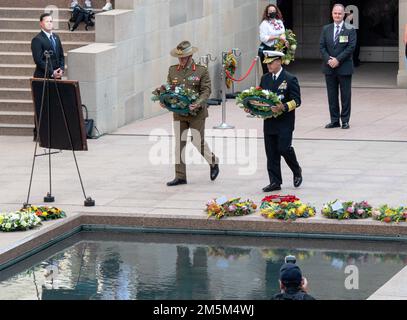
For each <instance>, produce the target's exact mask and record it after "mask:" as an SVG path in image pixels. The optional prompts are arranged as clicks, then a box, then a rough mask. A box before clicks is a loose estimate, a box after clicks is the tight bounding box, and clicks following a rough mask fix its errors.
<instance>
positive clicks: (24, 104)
mask: <svg viewBox="0 0 407 320" xmlns="http://www.w3.org/2000/svg"><path fill="white" fill-rule="evenodd" d="M33 110H34V106H33V102H32V100H15V99H0V111H25V112H30V111H31V112H33Z"/></svg>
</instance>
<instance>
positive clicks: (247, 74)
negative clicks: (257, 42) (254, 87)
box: [225, 57, 257, 82]
mask: <svg viewBox="0 0 407 320" xmlns="http://www.w3.org/2000/svg"><path fill="white" fill-rule="evenodd" d="M256 63H257V57H256V58H254V60H253V62H252V65H251V66H250V68H249V70H248V71H247V73H246V74H245V75H244V76H243V77H241V78H240V79H235V78H233V77H232V76H231V74H230V73H229V71H228V70H225V71H226V76H227V77H228V78H229V79H230V80H233V81H236V82H240V81H243V80H244V79H246V78H247V77H248V76H249V74H250V72H252V70H253V68H254V66H255V65H256Z"/></svg>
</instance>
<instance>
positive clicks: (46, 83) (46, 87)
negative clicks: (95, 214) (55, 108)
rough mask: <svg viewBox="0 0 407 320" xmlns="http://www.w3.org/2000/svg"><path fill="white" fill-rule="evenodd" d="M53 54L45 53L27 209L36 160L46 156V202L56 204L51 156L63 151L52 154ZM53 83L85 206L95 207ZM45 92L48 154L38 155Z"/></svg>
mask: <svg viewBox="0 0 407 320" xmlns="http://www.w3.org/2000/svg"><path fill="white" fill-rule="evenodd" d="M52 54H53V52H52V51H44V56H45V75H44V79H43V83H44V85H43V89H42V96H41V108H40V115H39V117H35V124H36V127H37V132H36V139H35V149H34V156H33V163H32V167H31V177H30V184H29V187H28V194H27V201H26V202H25V203H24V204H23V206H24V207H25V208H26V207H28V206H30V204H29V200H30V193H31V185H32V180H33V174H34V166H35V159H36V158H37V157H41V156H46V155H48V157H49V158H48V168H49V192H48V193H47V195H46V196H45V197H44V202H45V203H51V202H55V197H54V196H53V195H52V178H51V176H52V174H51V155H52V154H57V153H60V152H61V151H59V152H51V108H50V94H49V83H50V82H51V79H50V78H49V75H48V70H54V69H53V66H52V62H51V59H50V57H51V55H52ZM49 66H50V68H48V67H49ZM52 82H53V83H54V84H55V90H56V93H57V96H58V102H59V105H60V108H61V112H62V116H63V119H64V124H65V129H66V133H67V136H68V139H69V143H70V146H71V150H72V154H73V157H74V160H75V165H76V169H77V171H78V176H79V181H80V183H81V187H82V192H83V195H84V197H85V202H84V205H85V207H93V206H95V200H93V199H92V198H91V197H87V196H86V193H85V188H84V187H83V182H82V177H81V173H80V171H79V166H78V162H77V160H76V154H75V150H74V147H73V143H72V136H71V132H70V130H69V127H68V122H67V120H66V114H65V109H64V106H63V104H62V99H61V95H60V93H59V89H58V84H57V80H56V79H55V78H54V81H52ZM45 92H47V98H48V104H47V107H48V153H43V154H37V149H38V143H39V141H40V132H41V131H40V129H41V123H42V115H43V110H44V100H45ZM38 118H39V120H38Z"/></svg>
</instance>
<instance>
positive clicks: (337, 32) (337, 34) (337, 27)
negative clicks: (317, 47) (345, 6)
mask: <svg viewBox="0 0 407 320" xmlns="http://www.w3.org/2000/svg"><path fill="white" fill-rule="evenodd" d="M339 27H340V25H339V24H338V25H336V32H335V41H334V42H335V45H336V44H337V43H338V39H339V32H340V28H339Z"/></svg>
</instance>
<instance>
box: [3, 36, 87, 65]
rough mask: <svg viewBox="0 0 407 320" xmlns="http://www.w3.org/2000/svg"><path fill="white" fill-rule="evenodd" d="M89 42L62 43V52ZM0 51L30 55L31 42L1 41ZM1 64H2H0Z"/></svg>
mask: <svg viewBox="0 0 407 320" xmlns="http://www.w3.org/2000/svg"><path fill="white" fill-rule="evenodd" d="M90 43H91V42H80V41H79V42H78V41H65V42H63V43H62V46H63V48H64V52H68V51H69V50H73V49H76V48H80V47H83V46H86V45H88V44H90ZM0 51H2V52H5V51H13V52H30V53H31V40H30V41H14V40H11V41H10V40H3V41H0ZM0 61H1V60H0ZM0 63H2V62H0Z"/></svg>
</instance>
